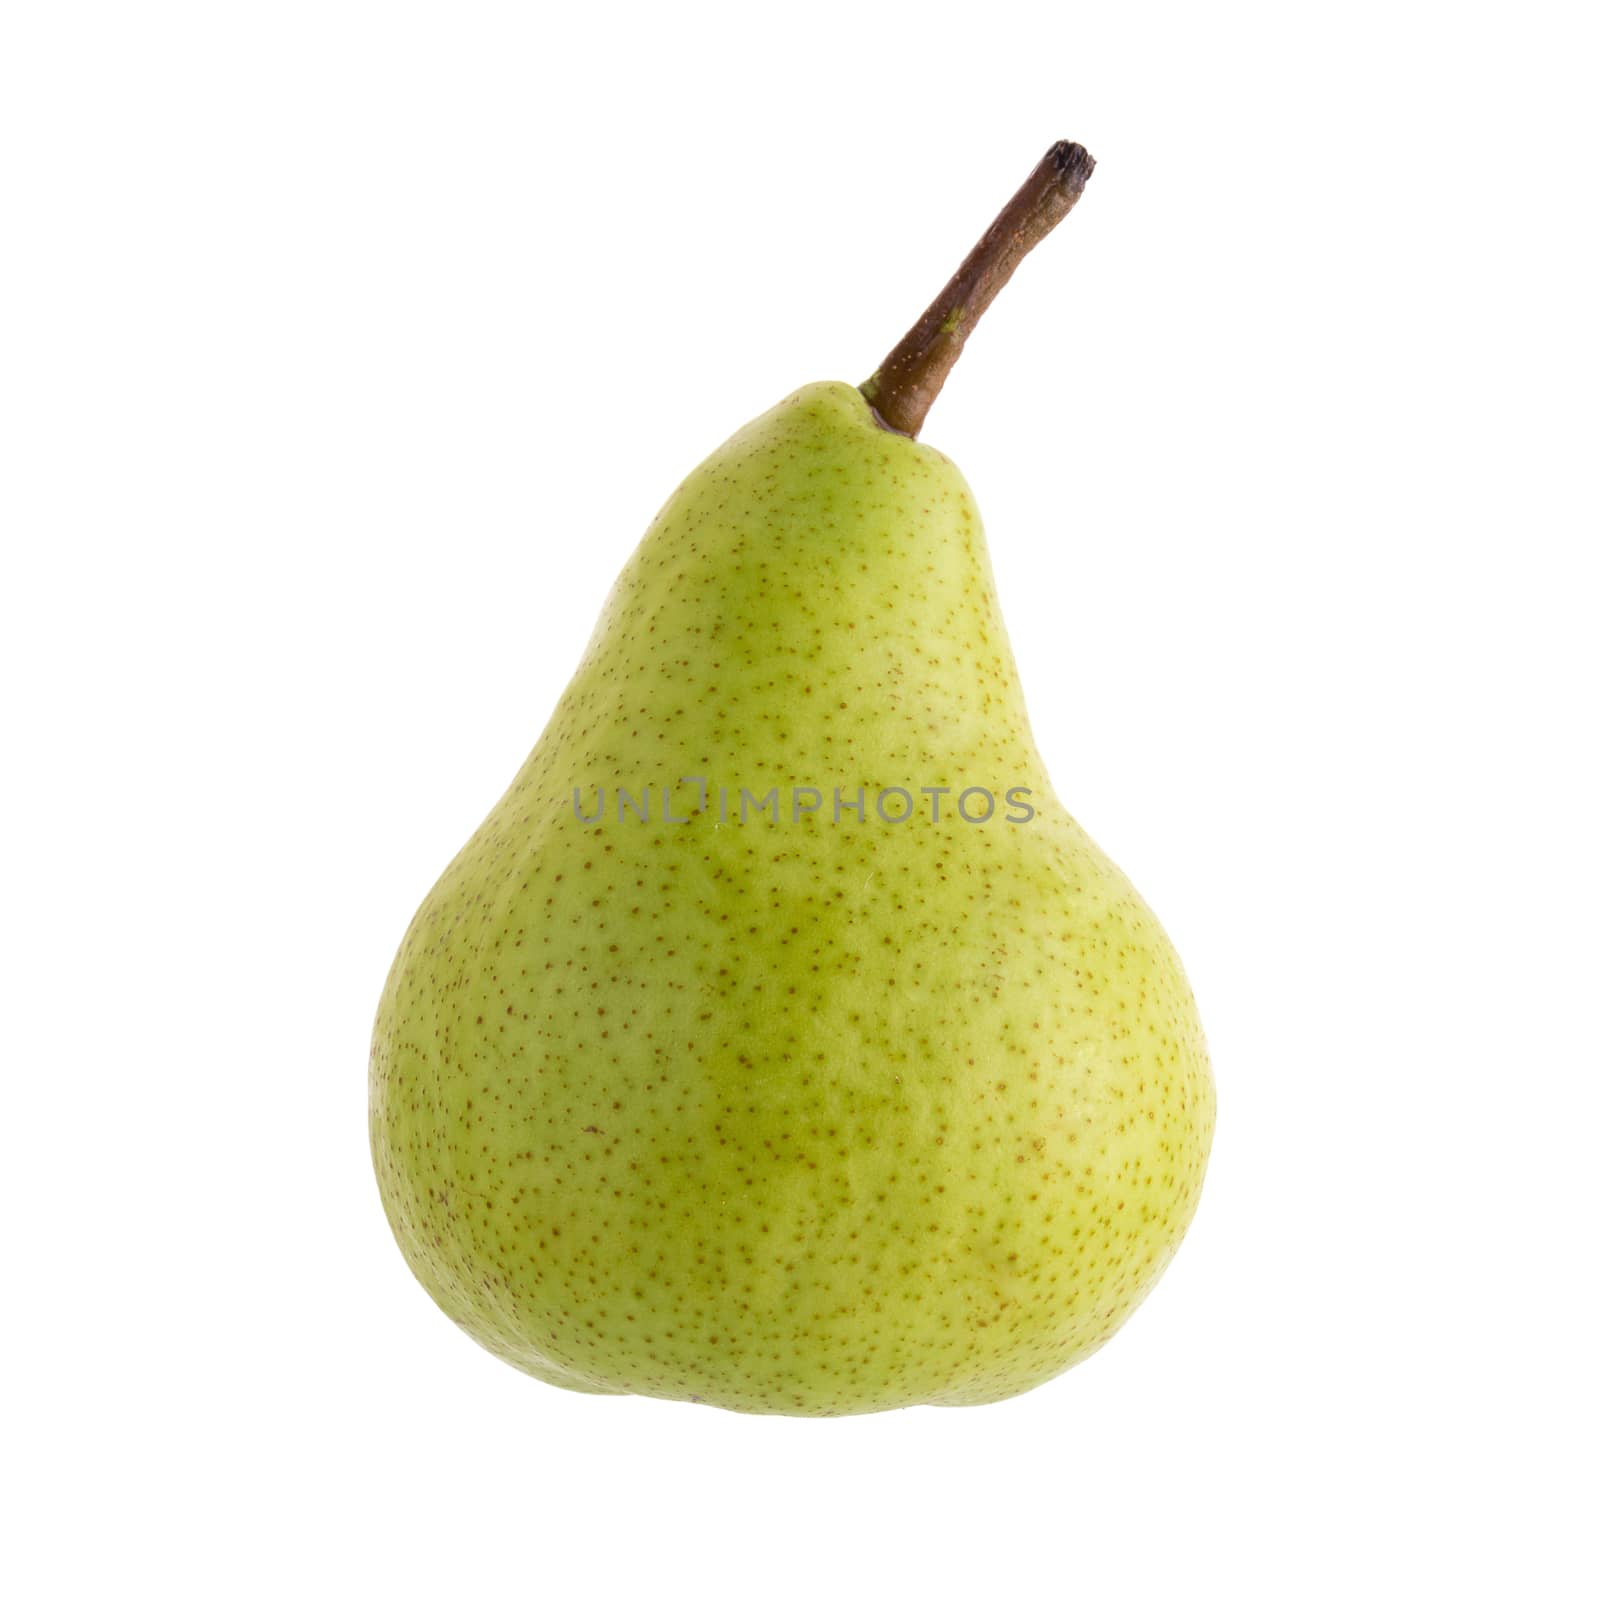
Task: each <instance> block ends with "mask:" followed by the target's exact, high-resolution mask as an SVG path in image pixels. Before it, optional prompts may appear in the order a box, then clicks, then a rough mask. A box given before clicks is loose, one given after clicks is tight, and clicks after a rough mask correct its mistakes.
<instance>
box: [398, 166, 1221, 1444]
mask: <svg viewBox="0 0 1600 1600" xmlns="http://www.w3.org/2000/svg"><path fill="white" fill-rule="evenodd" d="M1091 168H1092V163H1091V162H1089V160H1088V158H1087V156H1085V155H1084V154H1083V152H1082V151H1081V149H1080V148H1079V147H1078V146H1075V145H1064V146H1057V147H1055V148H1054V149H1053V150H1052V151H1051V152H1050V153H1049V154H1048V155H1047V156H1046V158H1045V160H1044V161H1043V162H1041V163H1040V167H1039V168H1038V169H1036V171H1035V173H1034V174H1033V175H1032V177H1031V178H1030V180H1029V184H1028V185H1025V186H1024V190H1023V191H1021V192H1020V193H1019V196H1018V199H1017V200H1015V201H1013V202H1012V206H1011V207H1010V208H1008V211H1007V212H1004V213H1002V217H1001V219H1000V221H999V222H997V224H996V228H995V229H991V231H990V234H988V235H986V236H985V240H984V241H983V242H982V243H980V245H979V247H978V249H977V250H976V251H974V254H973V257H971V258H969V261H968V263H967V264H966V265H965V266H964V267H963V269H962V272H961V273H958V274H957V277H956V278H955V279H953V280H952V283H951V286H950V287H949V288H948V289H947V290H946V292H945V294H944V295H943V296H941V298H940V299H939V300H936V301H935V303H934V305H933V306H932V307H930V308H929V313H928V314H927V315H926V316H925V317H924V318H923V319H922V321H921V322H919V324H918V327H917V328H916V329H913V330H912V334H910V335H908V336H907V341H909V342H907V341H903V342H902V346H900V347H897V351H896V353H895V354H894V355H893V356H891V358H890V359H889V361H887V362H886V363H885V364H884V366H883V367H882V368H881V369H880V370H879V372H878V373H876V374H875V375H874V377H873V379H871V380H869V381H868V383H867V384H865V385H863V386H862V388H860V389H858V388H854V387H851V386H849V385H847V384H843V383H818V384H812V385H809V386H807V387H805V388H802V389H800V390H798V391H797V392H796V393H795V394H792V395H791V396H790V397H789V398H788V399H786V400H784V401H783V402H781V403H780V404H779V405H777V406H775V407H774V408H773V409H772V410H771V411H769V412H767V413H766V415H764V416H762V417H760V418H758V419H757V420H756V421H754V422H752V423H751V424H749V425H748V426H747V427H745V428H744V429H743V430H741V431H740V432H739V433H736V434H735V435H734V436H733V437H732V438H731V439H730V440H729V441H728V442H727V443H726V444H724V445H723V446H722V447H721V449H719V450H717V451H716V452H715V453H714V454H713V455H712V456H711V457H710V458H709V459H707V460H706V461H705V462H703V463H702V464H701V465H700V466H699V467H698V468H696V469H695V471H694V472H693V473H691V474H690V476H689V477H688V478H687V479H686V480H685V482H684V483H683V485H682V486H681V487H680V488H679V489H678V490H677V492H676V493H675V494H674V495H673V496H672V498H671V499H670V500H669V501H668V502H667V504H666V506H665V507H664V508H663V509H662V511H661V512H660V514H659V515H658V516H657V517H656V519H655V521H654V523H653V524H652V525H651V527H650V528H649V530H648V532H647V533H646V534H645V537H644V540H643V542H642V543H641V544H640V545H639V547H638V549H637V550H636V551H635V552H634V555H633V557H632V559H631V560H630V561H629V562H628V564H627V566H626V567H625V568H624V570H623V572H622V575H621V577H620V578H619V579H618V581H617V583H616V586H615V588H614V589H613V591H612V593H611V596H610V598H609V599H608V601H607V603H606V606H605V609H604V611H603V612H602V614H601V617H600V621H599V624H598V626H597V628H596V629H595V632H594V635H593V638H592V639H591V641H590V643H589V647H588V650H587V652H586V653H585V655H584V657H583V660H582V661H581V662H580V663H579V666H578V670H577V673H576V675H575V676H574V678H573V679H572V682H571V684H570V685H569V686H568V688H567V691H566V693H565V695H564V696H563V697H562V699H561V701H560V703H559V705H558V706H557V708H556V710H555V713H554V715H553V716H552V718H551V720H550V723H549V726H548V727H547V728H546V729H545V731H544V734H543V737H542V738H541V739H540V740H539V742H538V744H537V746H536V747H535V749H534V751H533V753H532V755H531V756H529V758H528V760H527V762H526V764H525V765H524V766H523V768H522V770H521V771H520V772H519V773H518V774H517V777H516V780H515V781H514V782H513V783H512V785H511V787H510V789H509V790H508V791H507V792H506V794H505V796H504V797H503V798H502V799H501V801H500V802H499V804H498V805H497V806H496V807H495V808H494V810H493V811H492V812H491V813H490V814H489V816H488V818H487V820H486V821H485V822H484V823H483V825H482V826H481V827H480V828H479V829H478V831H477V833H476V834H474V835H473V837H472V838H471V840H469V841H468V843H467V845H466V847H465V849H463V850H462V851H461V853H460V854H459V855H458V856H457V857H456V859H455V860H454V861H453V862H452V863H451V865H450V866H449V867H448V869H447V870H446V871H445V873H444V876H443V877H442V878H441V879H440V880H439V882H438V884H437V885H436V886H435V887H434V889H433V891H432V892H431V893H430V894H429V895H428V897H427V899H426V900H425V901H424V903H423V905H422V907H421V909H420V910H419V911H418V912H417V915H416V917H415V919H414V920H413V922H412V924H411V927H410V929H409V931H408V932H407V934H406V936H405V940H404V942H403V944H402V945H401V948H400V952H399V955H398V957H397V958H396V960H395V963H394V967H393V970H392V972H391V973H390V976H389V980H388V984H387V986H386V988H385V990H384V993H383V998H382V1002H381V1004H380V1007H379V1011H378V1018H377V1026H376V1030H375V1034H374V1038H373V1046H372V1059H371V1135H372V1150H373V1156H374V1161H375V1165H376V1170H377V1175H378V1182H379V1187H380V1190H381V1193H382V1198H383V1203H384V1207H385V1210H386V1213H387V1215H388V1218H389V1222H390V1224H391V1226H392V1228H393V1230H394V1233H395V1237H396V1238H397V1239H398V1241H399V1243H400V1247H401V1249H402V1251H403V1252H404V1255H405V1258H406V1260H407V1261H408V1263H409V1264H410V1266H411V1269H412V1271H413V1272H414V1273H415V1274H416V1276H417V1277H418V1278H419V1279H420V1280H421V1282H422V1284H423V1285H424V1287H425V1288H426V1289H427V1290H428V1292H429V1294H431V1295H432V1296H433V1298H434V1299H435V1300H436V1301H437V1302H438V1304H439V1305H440V1306H441V1307H442V1308H443V1309H444V1310H445V1311H446V1312H448V1313H449V1315H450V1316H451V1317H453V1318H454V1319H455V1320H456V1321H457V1322H458V1323H459V1324H460V1325H461V1326H462V1327H463V1328H465V1329H466V1330H467V1332H469V1333H470V1334H471V1335H472V1336H473V1337H474V1338H475V1339H477V1340H478V1341H479V1342H480V1343H481V1344H483V1345H484V1346H485V1347H486V1348H487V1349H489V1350H491V1351H493V1352H494V1353H495V1354H496V1355H498V1356H500V1357H502V1358H503V1359H504V1360H506V1361H508V1362H510V1363H511V1364H512V1365H514V1366H516V1367H519V1368H521V1369H522V1370H523V1371H525V1372H529V1373H531V1374H533V1375H534V1376H535V1377H539V1378H542V1379H544V1380H545V1381H546V1382H548V1383H552V1384H556V1385H559V1386H560V1387H563V1388H567V1389H575V1390H581V1391H583V1392H585V1393H592V1394H638V1395H653V1396H658V1397H662V1398H667V1399H677V1400H698V1401H702V1402H705V1403H707V1404H711V1405H717V1406H723V1407H727V1408H729V1409H731V1410H736V1411H747V1412H781V1413H790V1414H794V1415H803V1416H839V1415H844V1414H848V1413H856V1412H868V1411H879V1410H885V1409H889V1408H892V1407H897V1406H907V1405H915V1404H919V1403H929V1404H935V1405H971V1404H979V1403H982V1402H986V1401H991V1400H999V1399H1003V1398H1005V1397H1007V1396H1010V1395H1015V1394H1019V1393H1021V1392H1022V1391H1024V1390H1026V1389H1029V1388H1032V1387H1034V1386H1035V1385H1037V1384H1039V1383H1041V1382H1043V1381H1044V1380H1046V1379H1048V1378H1050V1377H1052V1376H1054V1375H1055V1374H1056V1373H1059V1372H1061V1371H1062V1370H1063V1369H1064V1368H1066V1367H1068V1366H1070V1365H1072V1364H1073V1363H1074V1362H1076V1361H1079V1360H1081V1359H1082V1358H1083V1357H1084V1356H1086V1355H1088V1354H1089V1353H1090V1352H1091V1351H1093V1350H1094V1349H1096V1348H1097V1347H1098V1346H1099V1345H1101V1344H1102V1343H1104V1341H1105V1340H1106V1339H1107V1338H1109V1337H1110V1335H1111V1334H1112V1333H1113V1332H1114V1331H1115V1330H1116V1329H1117V1327H1118V1326H1119V1325H1120V1324H1121V1323H1122V1322H1123V1321H1124V1319H1125V1318H1126V1317H1127V1316H1128V1315H1129V1313H1130V1312H1131V1311H1132V1310H1133V1309H1134V1307H1135V1306H1136V1305H1138V1303H1139V1302H1140V1300H1141V1299H1142V1298H1143V1297H1144V1295H1145V1294H1146V1293H1147V1292H1148V1291H1149V1290H1150V1288H1151V1286H1152V1285H1153V1284H1154V1283H1155V1281H1156V1279H1157V1278H1158V1276H1159V1275H1160V1273H1161V1271H1162V1269H1163V1268H1164V1267H1165V1265H1166V1264H1167V1262H1168V1261H1169V1259H1170V1258H1171V1256H1172V1254H1173V1252H1174V1250H1175V1249H1176V1248H1177V1245H1178V1242H1179V1240H1180V1238H1181V1237H1182V1235H1183V1232H1184V1230H1185V1228H1186V1227H1187V1225H1188V1223H1189V1220H1190V1218H1191V1217H1192V1215H1193V1213H1194V1210H1195V1206H1196V1203H1197V1201H1198V1199H1199V1195H1200V1187H1201V1181H1202V1177H1203V1175H1204V1171H1205V1165H1206V1157H1207V1153H1208V1150H1209V1146H1210V1141H1211V1131H1212V1121H1213V1110H1214V1095H1213V1088H1212V1080H1211V1073H1210V1068H1209V1065H1208V1063H1207V1058H1206V1051H1205V1046H1204V1042H1203V1039H1202V1035H1201V1030H1200V1024H1199V1021H1198V1019H1197V1017H1196V1013H1195V1006H1194V1001H1193V998H1192V996H1191V994H1190V990H1189V986H1188V984H1187V982H1186V981H1185V978H1184V974H1183V971H1182V968H1181V967H1180V965H1179V962H1178V958H1177V956H1176V954H1175V953H1174V951H1173V949H1172V947H1171V945H1170V944H1169V943H1168V941H1167V939H1166V937H1165V935H1164V934H1163V932H1162V930H1161V928H1160V926H1159V925H1158V924H1157V922H1156V920H1155V918H1154V916H1153V915H1152V914H1151V912H1150V911H1149V909H1148V908H1147V907H1146V905H1145V904H1144V902H1143V901H1142V900H1141V899H1140V898H1139V896H1138V894H1137V893H1136V892H1135V891H1134V889H1133V887H1132V886H1131V885H1130V884H1129V882H1128V880H1127V879H1126V878H1125V877H1124V876H1123V875H1122V873H1121V872H1120V871H1118V869H1117V868H1116V867H1115V866H1114V865H1113V864H1112V863H1111V862H1110V861H1109V860H1107V858H1106V857H1105V856H1104V855H1103V854H1102V853H1101V852H1100V850H1098V849H1097V848H1096V846H1095V845H1094V843H1093V842H1092V841H1091V840H1090V839H1089V837H1088V836H1087V835H1086V834H1085V833H1084V831H1083V830H1082V829H1081V828H1080V827H1079V826H1078V824H1077V823H1076V822H1074V821H1073V819H1072V818H1071V817H1070V816H1069V815H1068V814H1067V812H1066V811H1065V810H1064V809H1063V808H1062V806H1061V804H1060V802H1059V801H1058V800H1057V798H1056V796H1055V794H1054V792H1053V791H1052V789H1051V787H1050V781H1049V778H1048V777H1047V776H1046V773H1045V769H1044V765H1043V762H1042V761H1041V759H1040V755H1039V752H1038V749H1037V748H1036V746H1035V744H1034V740H1033V735H1032V733H1031V731H1030V728H1029V723H1028V717H1027V712H1026V710H1025V708H1024V705H1023V697H1022V689H1021V685H1020V684H1019V682H1018V680H1017V671H1016V665H1015V662H1014V661H1013V659H1012V654H1011V649H1010V646H1009V643H1008V641H1007V638H1006V633H1005V628H1004V625H1003V623H1002V621H1001V617H1000V610H999V606H998V603H997V600H996V596H995V588H994V581H993V577H992V575H991V572H990V566H989V559H988V555H987V551H986V548H985V544H984V535H983V531H982V528H981V525H980V523H979V519H978V511H977V507H976V506H975V504H974V503H973V498H972V495H971V493H970V491H969V490H968V488H967V485H966V483H965V482H964V481H963V479H962V476H961V474H960V473H959V472H958V471H957V469H956V467H955V466H954V464H953V463H952V462H951V461H949V460H948V459H947V458H946V457H945V456H943V455H941V454H940V453H939V452H938V451H936V450H933V449H930V448H929V447H928V446H926V445H924V444H921V443H918V442H917V440H916V439H915V438H914V437H912V435H913V434H914V433H915V432H916V431H917V426H918V425H920V421H921V416H922V414H923V413H924V412H925V411H926V405H927V403H928V402H930V401H931V398H932V393H936V392H937V387H938V383H939V382H941V381H942V377H943V373H944V371H948V367H949V365H950V363H952V362H953V361H954V358H955V354H956V353H958V352H959V348H960V343H961V341H962V340H964V339H965V337H966V334H967V333H968V332H970V328H971V324H972V323H973V322H974V321H975V320H976V316H977V314H979V313H981V310H982V308H983V306H984V305H985V304H987V301H988V299H989V298H992V295H993V293H994V292H995V291H996V290H997V289H998V287H999V282H1003V281H1004V278H1005V277H1006V276H1009V271H1010V270H1011V269H1012V268H1014V266H1015V264H1016V261H1017V260H1020V258H1021V255H1022V254H1023V253H1025V251H1026V249H1027V248H1028V247H1029V246H1030V245H1031V243H1032V242H1034V240H1035V239H1036V238H1037V237H1042V235H1043V232H1045V231H1047V230H1048V227H1049V226H1050V225H1053V222H1054V221H1055V220H1057V218H1058V216H1059V215H1064V214H1065V211H1066V210H1067V209H1069V208H1070V205H1071V203H1072V202H1073V201H1075V200H1076V198H1077V195H1078V193H1079V192H1081V189H1082V186H1083V182H1084V181H1085V180H1086V179H1087V176H1088V172H1089V170H1091ZM996 230H998V233H997V231H996ZM997 278H998V280H999V281H998V282H997V281H995V280H996V279H997ZM941 369H942V370H941ZM930 389H931V391H932V392H929V391H930ZM864 391H865V392H864ZM869 396H870V397H871V398H870V401H869V398H868V397H869ZM908 424H910V425H908Z"/></svg>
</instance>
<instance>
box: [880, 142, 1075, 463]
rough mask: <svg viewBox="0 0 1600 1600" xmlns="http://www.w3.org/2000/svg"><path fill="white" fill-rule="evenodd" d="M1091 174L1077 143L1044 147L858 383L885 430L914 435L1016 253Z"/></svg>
mask: <svg viewBox="0 0 1600 1600" xmlns="http://www.w3.org/2000/svg"><path fill="white" fill-rule="evenodd" d="M1093 171H1094V157H1093V156H1091V155H1090V154H1089V152H1088V151H1087V150H1085V149H1084V148H1083V146H1082V145H1081V144H1072V143H1070V142H1069V141H1068V140H1066V139H1063V140H1061V141H1060V142H1059V143H1057V144H1053V145H1051V146H1050V148H1049V149H1048V150H1047V151H1046V152H1045V155H1044V159H1043V160H1042V161H1041V162H1040V163H1039V165H1038V166H1036V167H1035V168H1034V169H1033V171H1032V172H1030V173H1029V174H1028V177H1027V181H1026V182H1025V183H1024V184H1023V185H1022V187H1021V188H1020V189H1018V190H1017V192H1016V193H1015V194H1014V195H1013V196H1012V197H1011V199H1010V200H1009V201H1007V202H1006V206H1005V209H1004V210H1003V211H1002V212H1001V213H1000V215H999V216H998V217H996V218H995V219H994V221H993V222H992V223H991V224H990V225H989V231H988V232H987V233H986V234H984V236H983V237H982V238H981V239H980V240H979V241H978V242H977V244H976V245H975V246H973V249H972V253H971V254H970V255H969V256H968V257H967V259H966V260H965V261H963V262H962V263H961V265H960V267H958V268H957V269H956V275H955V276H954V277H953V278H952V279H951V280H950V281H949V283H947V284H946V285H945V286H944V288H943V289H941V290H940V291H939V295H938V297H937V298H936V299H935V300H934V302H933V304H932V305H930V306H929V307H928V309H927V310H926V311H924V312H923V313H922V315H921V316H920V317H919V318H918V319H917V323H916V326H915V327H913V328H912V330H911V331H910V332H909V333H908V334H907V335H906V336H905V338H903V339H902V340H901V341H900V343H899V344H897V345H896V346H895V347H894V349H893V350H891V351H890V352H889V354H888V355H887V356H885V357H884V360H883V364H882V366H880V367H879V368H878V370H877V371H876V372H874V373H873V374H872V376H871V377H870V378H868V379H867V381H866V382H865V383H864V384H862V385H861V392H862V394H864V395H865V396H866V397H867V403H868V405H870V406H871V407H872V409H873V410H874V411H875V412H876V413H877V415H878V420H879V421H880V422H881V423H883V425H884V426H885V427H886V428H892V429H894V431H895V432H896V433H904V434H909V435H910V436H911V437H912V438H913V439H915V438H916V436H917V434H918V433H919V432H920V431H921V429H922V424H923V422H924V421H925V420H926V418H927V415H928V407H929V406H931V405H932V404H933V402H934V401H935V400H937V399H938V397H939V391H940V390H941V389H942V388H943V387H944V380H945V379H946V378H947V377H949V376H950V369H951V368H952V367H953V366H954V365H955V364H956V359H957V357H959V356H960V354H961V347H962V346H963V345H964V344H965V343H966V342H967V335H968V334H969V333H971V332H972V330H973V328H975V327H976V326H977V323H978V318H979V317H981V316H982V315H983V314H984V312H985V311H987V310H988V309H989V304H990V302H991V301H992V300H993V299H994V297H995V296H996V295H997V294H999V293H1000V291H1001V290H1002V289H1003V288H1004V287H1005V286H1006V283H1007V281H1008V280H1009V279H1010V277H1011V274H1012V273H1013V272H1015V271H1016V270H1017V266H1018V264H1019V263H1020V262H1021V260H1022V258H1023V257H1024V256H1025V255H1027V253H1028V252H1029V251H1030V250H1031V249H1033V247H1034V246H1035V245H1036V244H1038V242H1039V241H1040V240H1041V239H1042V238H1044V236H1045V235H1046V234H1047V233H1049V231H1050V230H1051V229H1052V228H1053V227H1055V225H1056V224H1057V223H1058V222H1059V221H1060V220H1061V219H1062V218H1063V217H1064V216H1066V214H1067V213H1068V212H1069V211H1070V210H1071V209H1072V208H1073V207H1074V206H1075V205H1076V204H1077V203H1078V196H1079V195H1081V194H1082V193H1083V186H1084V185H1085V184H1086V183H1087V182H1088V181H1089V174H1090V173H1091V172H1093Z"/></svg>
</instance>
